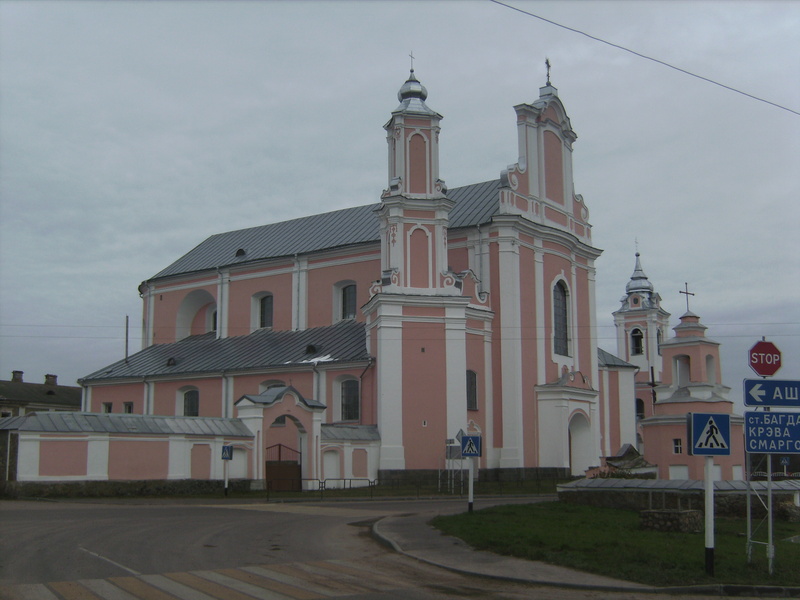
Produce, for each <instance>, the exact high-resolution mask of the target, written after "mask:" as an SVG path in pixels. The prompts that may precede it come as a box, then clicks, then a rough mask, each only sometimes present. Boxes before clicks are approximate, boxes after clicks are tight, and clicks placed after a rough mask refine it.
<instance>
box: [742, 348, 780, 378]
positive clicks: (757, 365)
mask: <svg viewBox="0 0 800 600" xmlns="http://www.w3.org/2000/svg"><path fill="white" fill-rule="evenodd" d="M747 359H748V362H749V363H750V368H751V369H753V371H755V372H756V373H758V374H759V375H761V377H768V376H770V375H775V373H777V372H778V369H780V368H781V351H780V350H778V347H777V346H776V345H775V344H773V343H772V342H766V341H760V342H756V343H755V344H754V345H753V347H752V348H750V351H749V352H748V354H747Z"/></svg>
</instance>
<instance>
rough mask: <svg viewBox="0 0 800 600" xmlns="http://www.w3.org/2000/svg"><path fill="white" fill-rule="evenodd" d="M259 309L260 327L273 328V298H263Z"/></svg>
mask: <svg viewBox="0 0 800 600" xmlns="http://www.w3.org/2000/svg"><path fill="white" fill-rule="evenodd" d="M259 307H260V311H259V312H260V314H259V327H262V328H263V327H272V296H271V295H270V296H264V297H263V298H261V300H260V302H259Z"/></svg>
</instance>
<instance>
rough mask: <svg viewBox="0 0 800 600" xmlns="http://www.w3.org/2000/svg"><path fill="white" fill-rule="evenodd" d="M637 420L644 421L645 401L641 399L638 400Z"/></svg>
mask: <svg viewBox="0 0 800 600" xmlns="http://www.w3.org/2000/svg"><path fill="white" fill-rule="evenodd" d="M636 418H637V419H644V400H642V399H641V398H637V399H636Z"/></svg>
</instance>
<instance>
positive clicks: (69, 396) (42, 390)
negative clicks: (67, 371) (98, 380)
mask: <svg viewBox="0 0 800 600" xmlns="http://www.w3.org/2000/svg"><path fill="white" fill-rule="evenodd" d="M81 393H82V390H81V388H79V387H77V386H69V385H50V384H47V383H28V382H23V381H0V403H2V402H1V401H2V400H10V401H11V402H14V403H20V404H42V405H45V406H47V405H52V406H54V407H56V406H57V407H59V408H61V407H66V408H69V407H72V408H75V409H78V408H80V407H81Z"/></svg>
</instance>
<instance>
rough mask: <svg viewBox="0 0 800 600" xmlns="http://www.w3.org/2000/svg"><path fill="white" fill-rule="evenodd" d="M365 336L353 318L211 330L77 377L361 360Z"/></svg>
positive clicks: (106, 377) (364, 357) (105, 377)
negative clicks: (241, 331) (226, 333)
mask: <svg viewBox="0 0 800 600" xmlns="http://www.w3.org/2000/svg"><path fill="white" fill-rule="evenodd" d="M366 339H367V336H366V333H365V328H364V324H363V323H359V322H357V321H351V320H347V321H340V322H339V323H336V324H335V325H329V326H326V327H315V328H312V329H305V330H303V331H272V330H268V329H259V330H257V331H254V332H253V333H251V334H249V335H242V336H237V337H229V338H222V339H216V336H215V334H214V333H213V332H212V333H207V334H204V335H197V336H190V337H188V338H185V339H183V340H181V341H179V342H175V343H172V344H156V345H153V346H150V347H148V348H145V349H144V350H141V351H140V352H137V353H136V354H133V355H131V356H129V357H128V358H127V359H123V360H120V361H117V362H115V363H113V364H111V365H109V366H107V367H104V368H103V369H100V370H98V371H95V372H94V373H91V374H90V375H87V376H86V377H84V378H82V379H81V380H80V381H81V382H82V383H86V382H94V381H102V380H113V379H119V378H137V379H139V378H142V377H152V376H157V375H184V374H201V373H219V372H222V371H247V370H253V369H263V368H270V367H291V366H298V365H304V364H305V365H310V364H312V363H314V362H316V363H318V364H319V363H332V362H353V361H356V362H358V361H365V360H367V359H368V358H369V355H368V354H367V347H366Z"/></svg>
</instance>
